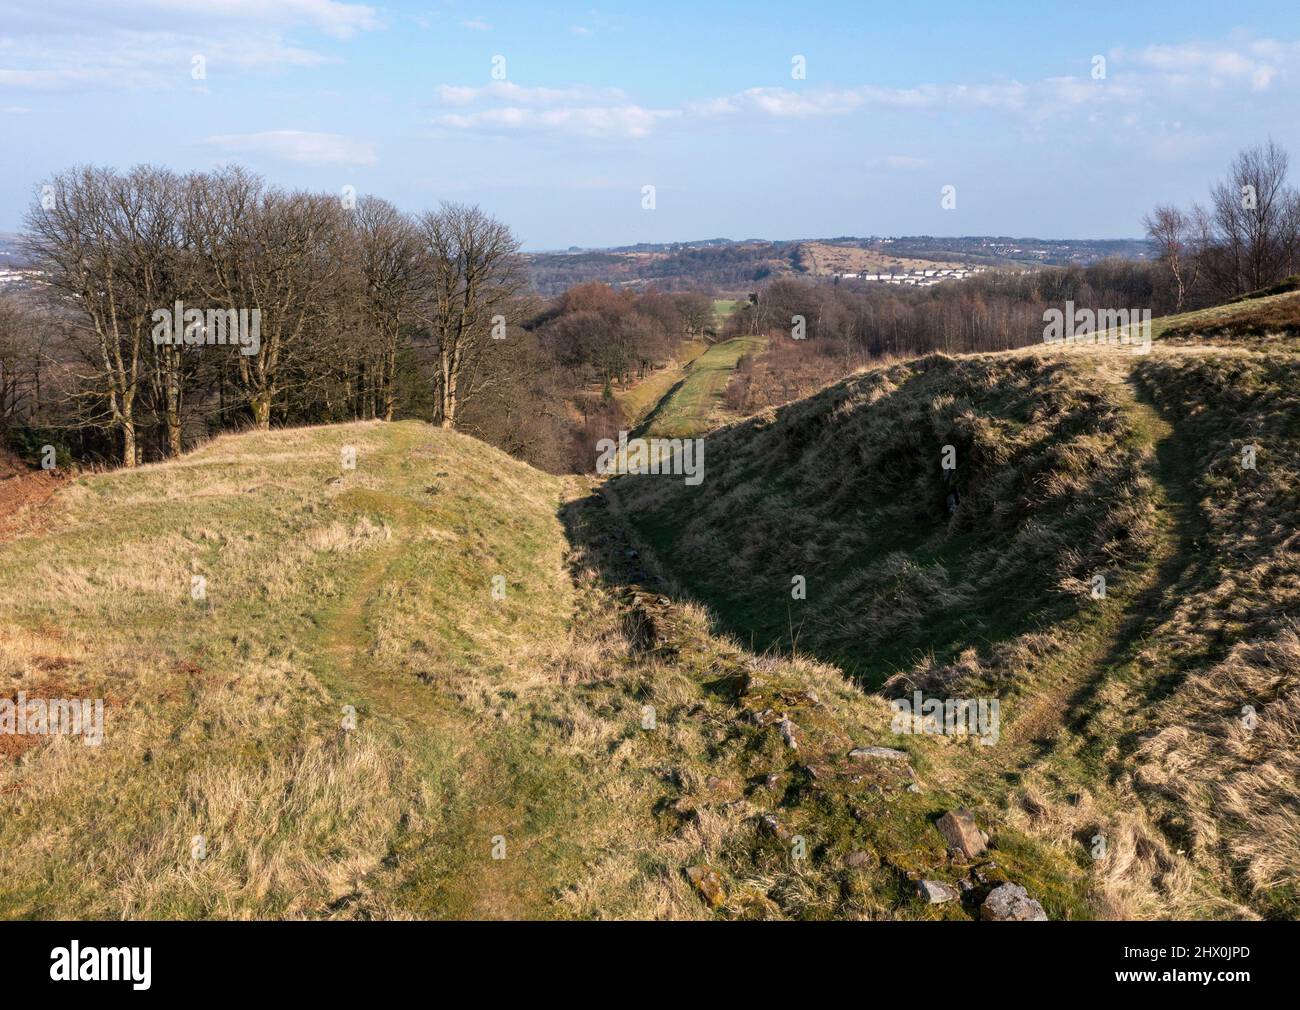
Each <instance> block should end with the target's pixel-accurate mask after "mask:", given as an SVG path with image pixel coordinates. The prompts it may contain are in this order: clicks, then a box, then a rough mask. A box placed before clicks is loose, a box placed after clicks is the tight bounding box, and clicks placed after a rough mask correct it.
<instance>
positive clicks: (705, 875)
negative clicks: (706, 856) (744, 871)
mask: <svg viewBox="0 0 1300 1010" xmlns="http://www.w3.org/2000/svg"><path fill="white" fill-rule="evenodd" d="M686 877H687V879H688V880H690V882H691V883H692V884H694V885H695V889H696V890H697V891H699V892H700V897H702V898H703V899H704V900H705V902H706V903H707V904H708V906H709V907H710V908H718V907H720V906H721V905H722V903H723V902H724V901H726V900H727V895H726V892H725V891H724V890H723V888H722V878H721V877H720V876H719V875H718V871H717V870H712V869H709V867H707V866H688V867H687V868H686Z"/></svg>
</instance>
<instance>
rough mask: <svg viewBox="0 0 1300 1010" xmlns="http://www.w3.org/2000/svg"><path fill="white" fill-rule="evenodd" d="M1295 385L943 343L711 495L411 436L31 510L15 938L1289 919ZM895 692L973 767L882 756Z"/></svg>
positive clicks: (308, 440) (820, 402)
mask: <svg viewBox="0 0 1300 1010" xmlns="http://www.w3.org/2000/svg"><path fill="white" fill-rule="evenodd" d="M720 347H725V345H720ZM714 350H718V348H714ZM697 365H698V363H697ZM692 372H694V369H692ZM1296 380H1297V376H1296V356H1295V352H1294V350H1293V349H1289V346H1288V345H1286V344H1285V343H1283V344H1281V345H1277V344H1270V345H1269V346H1268V347H1259V346H1255V345H1244V346H1234V347H1213V346H1196V347H1188V346H1183V345H1178V344H1176V343H1173V342H1170V341H1163V340H1162V341H1158V342H1157V346H1156V347H1155V349H1154V350H1153V351H1152V353H1150V354H1149V355H1131V354H1129V353H1128V352H1127V350H1126V349H1121V350H1116V349H1111V348H1075V349H1071V350H1054V351H1051V352H1047V351H1024V352H1014V353H1007V354H998V355H978V356H971V357H966V358H958V359H952V358H947V357H944V356H941V355H933V356H930V357H927V358H923V359H918V360H914V361H907V362H902V363H891V364H888V365H883V366H880V367H878V368H873V369H869V370H867V371H866V372H863V373H860V374H858V375H856V376H853V377H851V378H849V379H847V380H845V381H843V382H840V383H837V384H835V385H833V386H831V387H828V388H827V389H826V390H823V391H822V392H821V393H819V394H817V395H816V396H814V397H811V398H809V399H807V400H802V401H798V402H796V403H793V404H790V405H787V406H785V407H782V408H780V409H777V410H773V411H769V412H767V413H765V414H763V415H760V416H758V417H755V418H751V419H748V420H745V421H742V422H739V423H737V424H733V425H731V426H729V427H726V428H723V429H721V430H719V431H715V432H712V433H710V434H708V435H707V436H706V453H705V467H706V470H705V472H706V479H705V481H704V483H703V484H702V485H700V486H698V487H689V486H685V485H684V484H683V483H682V482H681V481H680V479H677V478H671V477H655V478H649V477H625V478H615V479H614V480H612V481H610V482H608V483H605V484H596V483H593V482H590V481H588V480H587V479H585V478H578V477H572V478H556V477H552V476H548V475H546V474H543V473H541V472H539V471H536V470H533V469H531V468H529V467H528V466H526V465H524V464H521V463H519V462H517V461H515V460H512V459H510V458H509V457H507V456H505V455H503V454H502V453H499V452H497V451H496V450H493V449H491V448H489V447H487V446H486V445H484V444H482V443H479V442H477V441H475V440H473V439H470V438H468V437H465V436H461V435H458V434H455V433H450V432H444V431H441V430H438V429H433V428H430V427H428V426H425V425H423V424H419V423H414V422H402V423H397V424H387V425H386V424H376V423H370V424H356V425H343V426H334V427H322V428H306V429H290V430H282V431H274V432H269V433H249V434H243V435H232V436H225V437H222V438H219V439H217V440H215V441H213V442H212V443H210V444H208V445H206V446H204V447H202V448H201V449H199V450H198V451H196V452H193V453H191V454H189V455H187V456H185V457H183V458H182V459H180V460H177V461H174V462H171V463H167V464H161V465H155V466H148V467H143V468H141V469H139V470H136V471H130V472H128V471H118V472H114V473H106V474H94V475H85V476H80V477H77V478H75V479H72V480H64V481H61V482H57V485H56V486H51V487H49V488H46V489H44V490H42V493H41V495H40V496H39V499H34V500H32V501H31V502H28V503H27V504H21V502H22V499H21V498H14V499H13V500H15V501H18V502H20V505H19V509H18V513H19V514H18V515H17V520H18V521H16V522H14V523H12V524H10V525H9V526H8V527H6V530H5V532H4V534H3V535H4V536H5V537H7V538H9V539H8V541H7V542H6V543H4V544H3V545H0V684H2V686H0V695H4V696H7V697H9V698H13V697H15V696H16V694H17V692H19V691H23V692H24V693H25V694H26V695H27V696H28V697H39V696H45V697H51V698H67V697H78V698H82V697H84V698H103V699H104V700H105V705H106V715H105V720H106V722H105V739H104V742H103V744H102V746H99V747H89V746H85V745H83V743H82V742H81V740H79V739H77V738H75V737H32V736H26V737H15V736H0V749H2V753H0V814H2V816H0V915H3V916H5V917H14V916H27V917H67V918H78V917H105V918H117V917H150V916H157V917H182V918H189V917H222V918H225V917H234V918H246V917H304V918H371V917H373V918H393V917H396V918H402V917H459V918H489V917H512V918H518V917H579V918H592V917H597V918H613V917H667V918H710V917H727V918H844V917H850V918H855V917H861V918H883V917H889V918H972V917H979V916H980V914H981V904H982V902H983V900H984V898H985V897H986V896H987V894H988V893H989V892H990V890H991V889H993V888H994V887H995V886H997V885H998V884H1000V883H1002V882H1004V881H1011V882H1015V883H1018V884H1021V885H1023V886H1024V887H1025V888H1026V889H1027V890H1028V892H1029V893H1030V894H1031V895H1032V896H1033V897H1034V898H1036V899H1037V900H1038V901H1040V902H1041V903H1042V905H1043V908H1044V910H1045V911H1046V913H1047V915H1048V916H1049V917H1050V918H1054V919H1055V918H1089V917H1161V916H1216V917H1255V916H1274V917H1295V916H1297V915H1300V892H1298V890H1297V875H1296V869H1295V867H1296V866H1297V865H1300V815H1297V813H1296V810H1297V807H1296V794H1297V790H1296V785H1295V783H1296V781H1297V777H1298V776H1297V772H1300V766H1297V763H1296V757H1295V755H1296V754H1297V753H1300V732H1298V731H1297V727H1298V726H1300V718H1297V712H1298V711H1300V709H1298V708H1297V705H1300V698H1298V696H1297V693H1296V679H1297V670H1300V663H1298V662H1297V660H1298V659H1300V639H1298V638H1297V627H1296V621H1297V617H1298V615H1297V606H1296V603H1297V599H1300V565H1298V563H1297V560H1296V559H1297V557H1300V551H1297V547H1300V544H1298V543H1297V540H1296V537H1297V533H1296V531H1297V529H1300V499H1298V497H1297V495H1298V492H1297V490H1296V488H1297V486H1298V485H1297V481H1296V476H1297V474H1296V461H1297V459H1300V452H1298V450H1300V402H1297V398H1298V397H1300V393H1297V390H1300V383H1297V381H1296ZM697 399H699V398H697ZM700 402H703V401H702V400H701V401H700ZM696 413H697V414H699V412H698V411H697V412H696ZM703 416H704V415H703V414H699V417H698V418H697V420H700V418H703ZM659 420H660V421H663V420H664V419H663V418H660V419H659ZM701 423H704V422H703V421H701ZM695 430H697V431H698V430H699V429H695ZM945 446H951V447H952V448H953V451H954V452H955V462H956V469H955V470H945V469H944V468H943V466H942V459H943V450H944V447H945ZM345 447H351V448H353V449H354V450H355V458H356V466H355V469H349V468H345V467H344V465H343V464H344V459H345V456H344V449H345ZM1248 447H1250V448H1252V449H1253V451H1254V457H1253V458H1254V462H1255V467H1254V468H1253V469H1249V468H1243V467H1242V466H1241V461H1242V459H1244V458H1246V456H1245V455H1243V450H1245V449H1246V448H1248ZM1247 455H1248V454H1247ZM37 513H38V514H39V519H40V521H39V522H31V521H28V519H30V517H31V515H30V514H37ZM1097 574H1103V575H1104V576H1105V578H1106V591H1105V594H1104V595H1102V596H1098V595H1096V594H1095V592H1094V589H1095V583H1094V582H1093V578H1094V576H1095V575H1097ZM796 575H801V576H803V577H804V579H805V580H806V587H807V592H806V599H799V598H797V597H796V596H794V595H792V585H793V583H792V579H793V577H794V576H796ZM196 577H201V578H202V579H203V580H205V581H204V582H203V583H202V585H203V590H204V591H203V592H202V593H201V594H198V595H200V596H201V597H202V598H201V599H196V598H195V590H194V586H195V582H194V580H195V578H196ZM915 690H922V691H924V692H925V694H926V695H927V696H931V697H940V698H955V697H956V698H995V699H997V700H999V701H1000V704H1001V713H1002V724H1001V729H1000V734H999V736H998V738H997V740H996V742H993V743H992V744H991V745H987V746H986V745H984V744H982V743H980V742H979V741H978V740H976V739H973V738H971V737H961V736H945V735H907V734H900V733H896V732H894V731H893V730H894V728H895V727H893V726H891V721H892V720H891V711H890V708H889V705H888V699H890V698H895V697H899V696H910V694H911V692H912V691H915ZM1247 710H1248V714H1249V716H1250V717H1249V718H1245V715H1246V714H1247ZM872 747H883V748H889V750H888V751H869V750H867V751H864V750H862V748H872ZM958 807H964V808H967V809H969V810H970V811H971V812H972V815H973V817H974V819H975V821H976V822H977V824H978V825H979V827H980V828H981V829H982V830H983V831H984V832H985V833H986V834H987V836H988V845H989V848H988V850H987V851H986V852H982V853H977V854H974V855H966V854H964V853H962V852H961V851H957V850H954V849H953V847H952V846H951V844H950V842H949V841H948V840H946V839H945V837H944V836H943V835H942V834H941V833H940V830H939V827H938V825H939V822H940V818H941V816H942V815H944V814H945V813H946V812H948V811H951V810H954V809H955V808H958ZM1098 840H1100V842H1099V841H1098ZM196 853H197V854H198V855H196ZM496 857H501V858H496ZM922 880H928V881H932V882H935V883H936V884H942V885H948V886H949V887H951V888H952V889H953V891H952V893H953V894H954V895H956V897H955V899H954V900H951V901H947V902H944V903H940V904H931V903H929V902H928V901H927V900H925V898H923V897H922V895H921V893H920V892H919V891H918V883H919V882H920V881H922Z"/></svg>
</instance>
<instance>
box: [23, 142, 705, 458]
mask: <svg viewBox="0 0 1300 1010" xmlns="http://www.w3.org/2000/svg"><path fill="white" fill-rule="evenodd" d="M25 225H26V231H25V234H24V237H23V242H24V246H25V252H26V255H27V257H28V259H29V260H30V265H31V266H32V267H33V268H35V269H36V270H38V271H39V274H38V282H37V283H36V284H35V285H33V287H32V289H31V290H30V291H27V292H25V293H24V294H22V295H21V296H16V295H13V294H6V295H4V296H3V297H0V436H3V438H4V440H5V441H6V442H8V443H10V444H11V445H14V446H16V447H17V448H19V449H20V450H23V451H24V453H25V454H27V455H29V456H30V455H32V454H33V449H34V447H35V446H37V445H39V444H41V443H46V442H48V443H51V444H54V445H56V446H57V447H58V448H59V451H60V453H61V454H63V455H69V454H70V455H72V456H75V457H81V458H85V459H96V458H98V459H102V460H110V461H114V462H119V463H121V464H122V465H125V466H135V465H137V464H139V463H141V462H145V461H150V460H156V459H165V458H170V457H174V456H176V455H178V454H179V453H181V452H182V451H184V449H185V448H187V447H188V446H189V445H192V444H193V443H194V442H195V441H197V440H200V439H202V438H206V437H208V436H210V435H213V434H216V433H219V432H221V431H225V430H231V429H238V428H242V427H256V428H262V429H265V428H268V427H270V426H271V425H272V424H276V425H281V424H312V423H331V422H338V421H348V420H364V419H376V418H377V419H384V420H393V419H394V418H396V417H417V418H423V419H426V420H430V421H432V422H434V423H437V424H440V425H442V426H444V427H449V428H453V427H454V428H458V429H461V430H464V431H466V432H468V433H471V434H474V435H476V436H478V437H480V438H484V439H485V440H487V441H489V442H491V443H493V444H495V445H498V446H500V447H501V448H505V449H507V451H510V452H513V453H514V454H516V455H519V456H521V457H523V458H526V459H529V460H530V461H531V462H534V463H537V464H538V465H541V466H544V467H546V468H547V469H551V470H568V469H572V468H573V467H574V466H577V465H578V462H579V460H580V459H583V460H585V458H586V457H588V456H590V448H589V446H588V447H587V448H586V449H584V450H581V451H579V449H578V448H577V445H578V443H579V442H581V441H585V439H586V437H587V436H586V435H585V434H583V432H584V431H585V429H586V428H587V427H588V426H589V425H590V424H592V423H593V418H596V417H597V415H599V418H597V420H596V422H595V423H597V425H598V426H599V427H601V428H602V435H603V433H604V432H603V429H604V428H606V427H608V425H609V424H610V423H616V422H617V421H618V417H617V410H616V407H615V405H614V404H613V403H612V401H611V395H610V392H609V387H610V386H611V385H617V384H626V383H628V382H630V381H632V380H633V379H635V378H636V377H639V376H641V375H644V374H645V373H646V371H648V370H649V369H651V368H654V367H656V366H657V365H660V364H663V363H664V362H665V361H666V360H667V359H668V358H669V357H671V356H672V354H673V353H674V351H675V349H676V347H677V345H678V343H680V342H681V341H682V340H684V339H690V338H699V337H702V336H703V335H704V334H705V333H706V331H710V330H711V328H712V326H713V312H712V302H711V300H710V299H709V298H707V297H706V296H704V295H699V294H676V295H669V294H662V293H659V292H655V291H649V292H643V293H640V294H634V293H631V292H626V291H616V290H614V289H612V288H609V287H607V286H605V285H601V284H591V285H580V286H578V287H576V288H574V289H571V290H570V291H567V292H565V293H564V294H563V295H561V296H560V297H559V298H556V299H552V300H543V299H541V298H539V297H538V296H537V295H536V294H535V293H533V292H532V291H531V290H530V287H529V284H528V280H529V278H528V274H527V270H526V266H525V264H524V261H523V258H522V256H521V255H520V253H519V242H518V240H517V239H516V238H515V236H514V235H513V233H512V232H511V230H510V229H509V228H508V227H507V226H506V225H505V224H504V223H502V222H501V221H499V220H497V219H495V218H493V217H492V216H490V215H489V214H487V213H485V212H483V211H482V210H480V209H479V208H477V207H472V206H465V205H461V204H453V203H444V204H442V205H441V206H440V207H439V208H438V209H437V210H433V211H428V212H425V213H420V214H407V213H403V212H402V211H399V210H398V209H397V208H396V207H394V206H393V205H392V204H390V203H388V202H387V201H385V200H383V199H380V198H378V197H374V196H365V195H362V196H356V195H355V194H352V193H351V192H350V191H349V192H343V193H338V194H330V193H316V192H305V191H290V190H285V189H281V188H278V187H275V186H272V185H269V184H268V183H267V182H266V181H265V180H263V179H262V178H261V177H259V176H257V175H256V174H254V173H251V172H249V171H247V170H246V169H243V168H240V167H237V166H231V167H227V168H223V169H220V170H217V171H213V172H197V173H190V174H181V173H176V172H172V171H169V170H167V169H164V168H158V167H154V166H147V165H146V166H139V167H136V168H133V169H130V170H129V171H117V170H113V169H108V168H98V167H90V166H87V167H77V168H72V169H69V170H67V171H64V172H62V173H60V174H58V175H57V176H55V177H54V178H52V179H50V180H48V182H47V183H46V184H44V185H42V186H41V187H40V188H39V190H38V192H37V194H36V196H35V198H34V200H33V203H32V206H31V208H30V210H29V212H28V214H27V218H26V222H25ZM178 315H179V317H180V318H172V317H173V316H178ZM227 330H231V331H232V332H230V333H227ZM250 330H251V332H250ZM593 386H594V390H593V389H592V388H591V387H593ZM602 393H604V395H602Z"/></svg>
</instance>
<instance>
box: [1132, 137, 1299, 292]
mask: <svg viewBox="0 0 1300 1010" xmlns="http://www.w3.org/2000/svg"><path fill="white" fill-rule="evenodd" d="M1288 169H1289V158H1288V155H1287V153H1286V151H1284V150H1283V149H1282V148H1280V147H1278V146H1277V145H1276V144H1275V143H1273V141H1272V140H1270V141H1268V143H1266V144H1263V145H1259V146H1256V147H1251V148H1248V149H1247V150H1245V151H1242V152H1241V153H1240V154H1238V155H1237V157H1236V158H1234V159H1233V162H1232V165H1231V166H1230V167H1229V170H1228V175H1227V177H1226V178H1224V179H1222V180H1220V181H1219V182H1217V183H1215V184H1214V185H1213V186H1212V187H1211V189H1210V205H1209V207H1208V208H1207V207H1203V206H1201V205H1200V204H1196V205H1194V206H1193V207H1192V208H1191V209H1190V210H1186V211H1185V210H1182V209H1181V208H1179V207H1176V206H1173V205H1170V204H1162V205H1160V206H1158V207H1156V208H1155V209H1154V210H1153V211H1152V212H1151V213H1150V214H1148V215H1147V216H1146V218H1145V219H1144V221H1143V224H1144V225H1145V226H1146V230H1147V236H1148V237H1149V238H1150V239H1151V241H1152V242H1153V243H1154V244H1155V246H1156V249H1157V251H1158V253H1159V256H1160V259H1161V262H1162V263H1163V264H1164V265H1165V267H1166V268H1167V269H1168V271H1169V274H1170V276H1171V277H1172V278H1173V282H1174V286H1175V289H1176V291H1177V306H1176V308H1177V309H1178V310H1181V309H1183V308H1185V307H1192V306H1194V305H1198V304H1207V303H1210V302H1214V301H1221V300H1223V299H1226V298H1231V297H1234V296H1236V295H1241V294H1245V293H1246V292H1248V291H1257V290H1259V289H1261V288H1266V287H1268V286H1270V285H1272V284H1275V283H1276V282H1277V281H1279V280H1281V279H1282V278H1284V277H1288V276H1290V275H1291V274H1294V273H1296V272H1297V271H1298V270H1300V194H1298V193H1297V192H1296V190H1295V189H1294V188H1293V187H1291V186H1290V185H1288V183H1287V174H1288Z"/></svg>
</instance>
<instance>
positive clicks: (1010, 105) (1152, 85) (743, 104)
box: [437, 39, 1300, 167]
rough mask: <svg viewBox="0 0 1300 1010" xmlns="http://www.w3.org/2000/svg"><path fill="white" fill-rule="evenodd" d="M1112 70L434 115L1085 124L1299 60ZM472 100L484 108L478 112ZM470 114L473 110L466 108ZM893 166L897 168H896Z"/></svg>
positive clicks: (562, 127) (638, 123) (500, 99)
mask: <svg viewBox="0 0 1300 1010" xmlns="http://www.w3.org/2000/svg"><path fill="white" fill-rule="evenodd" d="M1110 60H1111V73H1110V74H1109V75H1108V77H1107V78H1106V79H1103V80H1094V79H1093V78H1092V76H1091V74H1090V73H1087V72H1085V73H1083V74H1081V75H1079V76H1067V77H1047V78H1042V79H1040V80H1036V81H1029V82H1022V81H1016V80H1010V81H993V82H979V83H964V84H963V83H958V84H918V85H915V86H912V87H905V88H897V87H883V86H880V85H873V84H867V85H861V86H857V87H790V88H785V87H754V88H747V89H745V90H743V91H738V92H735V93H733V94H730V95H720V96H715V97H709V98H701V99H697V100H694V101H688V102H684V103H682V104H681V105H680V106H678V107H676V108H672V109H652V108H648V107H645V106H643V105H639V104H636V103H635V102H633V101H631V100H629V99H628V97H627V96H626V95H624V94H623V93H622V92H619V91H615V90H607V91H599V90H595V89H591V88H526V87H521V86H519V85H515V84H511V83H508V82H504V81H502V82H497V83H495V84H491V85H488V86H485V87H455V86H451V85H443V86H442V87H440V88H439V89H438V92H437V97H438V100H439V102H440V103H441V104H443V105H449V106H458V107H463V108H464V109H466V111H464V112H459V113H448V114H445V115H443V116H441V117H440V118H439V119H438V120H437V121H438V122H439V123H440V124H441V125H443V126H447V127H450V128H454V129H461V130H474V129H481V130H491V131H504V130H543V129H551V130H558V131H564V132H573V133H586V134H592V135H602V134H610V135H623V136H637V137H639V136H645V135H646V134H648V133H650V132H651V131H652V130H654V129H655V127H657V126H659V125H660V124H662V123H664V122H667V121H669V120H677V119H680V120H683V121H689V120H704V119H713V118H717V117H736V118H740V119H744V120H745V121H749V120H754V119H757V120H761V119H765V118H770V119H777V120H790V121H797V120H804V119H815V118H819V117H830V116H847V115H852V114H855V113H863V112H869V111H873V110H875V111H880V110H885V111H897V112H903V113H934V114H942V113H945V112H966V113H971V112H987V113H990V114H996V115H1002V116H1006V117H1012V118H1014V119H1016V120H1019V121H1021V122H1023V123H1026V124H1029V125H1035V126H1037V125H1042V124H1043V123H1045V122H1046V121H1049V120H1051V119H1053V118H1056V117H1060V116H1069V115H1073V114H1076V113H1080V114H1082V115H1083V116H1084V117H1085V118H1086V120H1087V121H1089V122H1093V123H1100V122H1106V121H1110V116H1111V113H1112V112H1115V113H1116V114H1117V115H1118V116H1119V117H1121V118H1122V117H1125V116H1131V115H1132V114H1133V113H1134V112H1135V111H1140V110H1142V109H1143V108H1144V106H1149V105H1150V104H1152V103H1153V102H1157V101H1160V102H1165V103H1169V102H1175V103H1176V102H1177V101H1179V100H1180V99H1182V98H1190V99H1191V100H1193V101H1196V100H1198V97H1202V96H1198V94H1197V93H1198V91H1199V92H1204V93H1205V96H1204V97H1208V96H1209V95H1212V94H1213V93H1215V92H1217V91H1222V90H1223V89H1225V88H1228V87H1229V86H1235V87H1236V88H1237V89H1249V90H1251V91H1255V92H1260V91H1264V90H1268V89H1270V88H1273V87H1274V86H1275V84H1276V82H1277V81H1278V80H1279V79H1281V78H1282V77H1283V76H1285V75H1286V74H1287V72H1288V68H1289V67H1290V66H1292V65H1294V64H1296V63H1297V62H1300V43H1282V42H1277V41H1274V40H1270V39H1254V40H1245V41H1238V42H1236V43H1234V45H1231V46H1212V45H1206V44H1187V45H1179V46H1148V47H1147V48H1146V49H1143V50H1139V51H1136V52H1128V51H1125V50H1114V51H1112V53H1111V54H1110ZM478 106H485V107H482V108H478ZM470 110H472V111H470ZM894 167H902V166H901V165H895V166H894Z"/></svg>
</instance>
